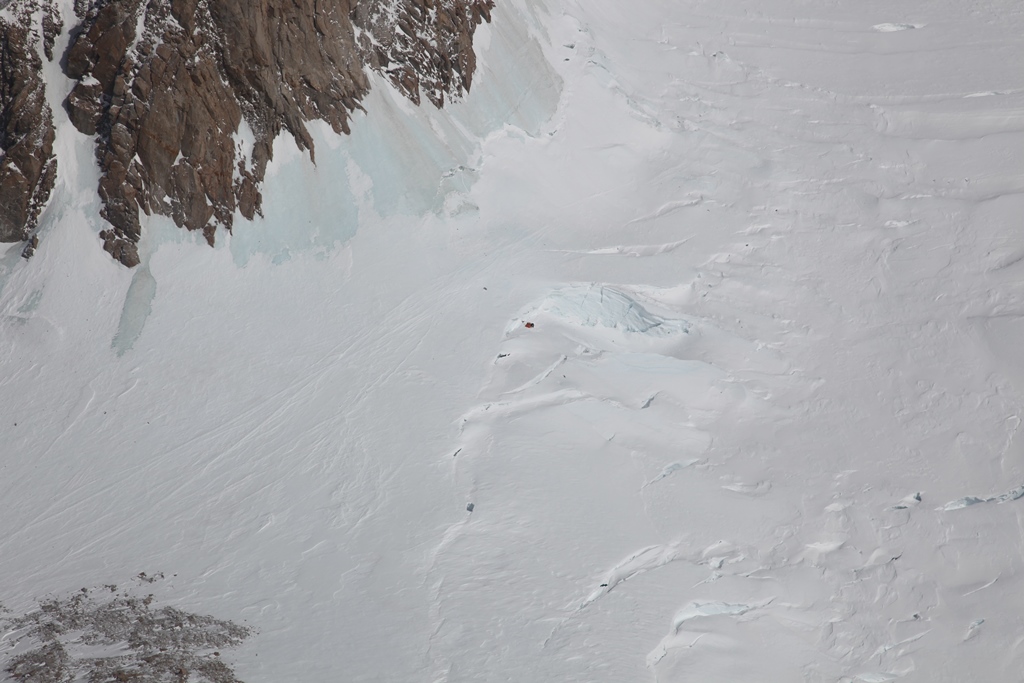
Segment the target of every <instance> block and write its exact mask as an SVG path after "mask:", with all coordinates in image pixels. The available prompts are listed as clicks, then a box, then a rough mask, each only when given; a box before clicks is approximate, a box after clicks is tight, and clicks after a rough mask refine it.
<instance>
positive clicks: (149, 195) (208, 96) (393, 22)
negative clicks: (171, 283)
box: [64, 0, 493, 265]
mask: <svg viewBox="0 0 1024 683" xmlns="http://www.w3.org/2000/svg"><path fill="white" fill-rule="evenodd" d="M492 6H493V5H492V3H491V0H333V1H329V2H324V1H323V0H249V1H248V2H244V3H242V2H238V1H237V0H91V2H89V1H88V0H76V2H75V11H76V13H77V15H78V16H79V17H80V19H81V25H80V27H79V28H78V30H77V33H76V34H75V36H76V37H75V39H74V40H73V42H72V44H71V45H70V46H69V48H68V51H67V53H66V54H65V58H64V66H65V73H66V74H67V75H68V76H69V77H71V78H73V79H76V80H77V81H78V83H77V84H76V85H75V86H74V88H73V89H72V91H71V94H70V95H69V96H68V98H67V99H66V101H65V108H66V109H67V111H68V114H69V117H70V119H71V121H72V123H73V124H74V125H75V127H76V128H77V129H78V130H79V131H81V132H82V133H85V134H87V135H96V136H97V147H96V154H97V159H98V162H99V165H100V168H101V171H102V176H101V181H100V187H99V194H100V197H101V199H102V203H103V209H102V214H103V217H104V218H105V219H106V220H107V221H108V222H109V223H110V224H111V226H112V227H111V228H110V229H108V230H106V231H104V233H103V234H102V235H101V237H102V239H103V241H104V248H105V249H106V250H107V251H108V252H110V253H111V254H112V255H114V257H115V258H117V259H118V260H119V261H121V262H122V263H124V264H125V265H134V264H136V263H138V249H137V246H136V245H137V244H138V241H139V239H140V237H141V224H140V220H139V211H140V210H141V211H144V212H145V213H147V214H151V213H158V214H162V215H166V216H169V217H171V218H172V219H173V220H174V221H175V223H177V224H178V225H179V226H182V227H185V228H188V229H189V230H202V231H203V234H204V235H205V237H206V239H207V241H209V242H210V243H211V244H212V243H213V241H214V239H215V234H216V230H217V228H219V227H223V228H226V229H228V230H230V229H231V228H232V222H233V218H234V213H235V211H236V210H238V211H239V212H240V213H241V214H242V216H244V217H245V218H248V219H252V218H253V217H254V216H255V215H256V214H258V213H259V212H260V205H261V200H262V198H261V195H260V184H261V183H262V181H263V177H264V174H265V171H266V167H267V163H268V162H269V161H270V159H271V156H272V153H273V142H274V139H275V138H276V137H277V136H278V135H279V134H281V133H282V132H285V131H287V132H288V133H289V134H290V135H291V136H292V137H293V138H294V140H295V142H296V144H297V145H298V146H299V148H300V149H304V150H309V153H310V155H311V156H313V153H314V150H313V141H312V138H311V136H310V134H309V132H308V130H307V129H306V125H305V123H306V122H307V121H310V120H317V119H318V120H322V121H325V122H327V123H328V124H330V125H331V126H332V128H333V129H334V130H335V131H336V132H338V133H347V132H348V131H349V123H348V121H349V116H350V115H351V113H352V112H353V111H354V110H355V109H357V108H358V107H359V101H360V100H361V99H362V97H364V96H365V94H366V92H367V91H368V88H369V83H368V81H367V78H366V76H365V73H364V71H363V69H364V66H365V65H369V66H370V67H371V68H374V69H378V70H380V71H381V72H382V73H385V74H387V76H388V77H389V78H390V80H391V81H392V82H393V83H394V84H395V85H396V87H398V88H399V89H400V90H401V91H402V92H403V93H404V94H405V95H406V96H408V97H409V98H410V99H412V100H413V101H414V102H417V103H418V102H419V100H420V93H421V92H422V93H423V94H424V95H425V96H426V97H427V99H428V100H429V101H430V102H432V103H433V104H434V105H436V106H439V107H440V106H442V105H443V104H444V102H445V99H446V98H447V99H451V98H453V97H458V96H460V95H461V94H462V93H463V92H464V91H465V90H468V89H469V87H470V85H471V82H472V73H473V69H474V64H475V57H474V55H473V49H472V37H473V32H474V30H475V27H476V26H477V25H478V24H479V23H480V22H481V21H483V20H489V19H490V9H491V7H492ZM140 27H141V35H137V32H138V31H139V28H140ZM357 36H358V38H357ZM243 121H245V123H246V124H247V125H248V127H249V129H250V130H251V131H252V133H253V135H254V137H255V144H254V145H253V148H252V150H251V151H250V152H249V154H248V156H245V155H243V153H242V151H241V150H239V149H236V144H235V139H234V136H235V134H236V133H237V132H238V130H239V128H240V126H241V125H242V122H243Z"/></svg>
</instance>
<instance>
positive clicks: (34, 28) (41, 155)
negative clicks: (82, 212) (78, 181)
mask: <svg viewBox="0 0 1024 683" xmlns="http://www.w3.org/2000/svg"><path fill="white" fill-rule="evenodd" d="M59 32H60V23H59V19H58V18H57V14H56V12H55V10H54V8H53V6H52V5H51V4H50V3H49V2H20V3H12V4H11V5H9V6H8V7H6V8H5V16H0V154H2V156H0V242H17V241H21V240H26V239H28V238H29V237H30V235H31V234H32V231H33V230H34V229H35V227H36V221H37V219H38V217H39V212H40V211H41V210H42V208H43V206H44V205H45V204H46V201H47V200H48V199H49V197H50V192H51V191H52V189H53V183H54V180H55V179H56V171H57V162H56V159H54V155H53V140H54V128H53V112H52V111H51V110H50V107H49V105H48V104H47V103H46V91H45V84H44V83H43V78H42V60H41V59H40V57H39V53H38V48H39V47H40V45H42V47H43V49H44V51H45V53H46V54H47V56H51V55H52V50H53V41H54V38H55V36H56V35H57V34H58V33H59Z"/></svg>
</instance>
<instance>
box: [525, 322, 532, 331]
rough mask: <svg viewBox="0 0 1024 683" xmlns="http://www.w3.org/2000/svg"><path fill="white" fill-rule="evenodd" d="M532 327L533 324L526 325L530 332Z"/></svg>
mask: <svg viewBox="0 0 1024 683" xmlns="http://www.w3.org/2000/svg"><path fill="white" fill-rule="evenodd" d="M533 327H534V325H533V323H526V329H528V330H532V329H533Z"/></svg>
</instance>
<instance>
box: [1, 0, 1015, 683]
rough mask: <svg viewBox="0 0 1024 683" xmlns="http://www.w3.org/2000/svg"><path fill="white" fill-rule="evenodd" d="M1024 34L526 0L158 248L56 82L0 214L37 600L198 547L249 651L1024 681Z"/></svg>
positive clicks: (438, 672)
mask: <svg viewBox="0 0 1024 683" xmlns="http://www.w3.org/2000/svg"><path fill="white" fill-rule="evenodd" d="M1021 36H1024V12H1022V11H1021V9H1020V7H1018V5H1016V4H1015V3H1012V2H1009V1H1008V0H986V1H985V2H978V3H972V4H964V3H954V2H952V1H951V0H939V1H936V2H923V1H921V0H909V1H908V2H905V3H901V4H898V5H894V4H893V3H889V2H882V1H881V0H867V1H866V2H862V3H857V4H856V5H853V4H849V3H847V4H820V5H809V4H807V3H802V2H796V1H795V0H771V1H770V2H764V1H763V0H762V1H760V2H753V1H752V0H728V2H724V3H722V2H716V3H712V2H709V1H708V0H696V1H695V2H690V3H685V4H680V3H676V2H671V1H670V0H649V1H648V2H643V3H621V2H613V1H612V0H590V1H589V2H586V3H582V2H575V1H568V2H562V3H557V2H553V1H551V0H505V1H504V2H498V4H497V7H496V8H495V11H494V18H493V23H491V24H490V25H486V26H483V27H481V29H480V32H479V35H478V43H477V46H478V52H479V64H478V71H477V74H476V76H475V78H474V86H473V90H472V92H471V93H469V95H468V96H467V97H466V98H465V99H464V101H461V102H457V103H455V104H453V105H451V106H448V107H446V108H445V109H443V110H440V111H435V110H432V109H431V108H429V107H420V108H417V107H415V106H413V105H412V104H410V103H408V102H407V101H405V100H404V99H403V98H402V97H401V96H400V95H399V94H398V93H396V92H395V91H393V90H391V89H390V86H389V85H387V84H386V82H385V81H384V80H383V79H378V81H375V82H374V88H373V90H372V91H371V95H370V96H369V97H368V98H367V99H366V101H365V102H364V106H365V107H366V113H365V114H360V115H358V116H357V117H356V118H355V119H354V120H353V125H352V135H351V136H347V137H336V136H334V135H333V133H331V132H330V131H329V130H328V129H327V128H326V127H316V126H314V127H311V130H312V132H313V135H314V139H315V142H316V164H315V165H314V164H313V163H312V162H311V161H310V159H309V158H308V156H306V155H304V154H301V153H299V151H298V150H296V149H294V143H293V142H292V141H291V140H287V139H281V140H279V141H278V144H277V146H276V147H275V156H274V161H273V162H272V165H271V167H270V168H269V169H268V173H267V183H266V185H265V199H264V208H265V215H264V217H263V218H262V219H260V218H258V219H257V220H256V221H255V222H254V223H252V224H249V223H246V222H243V221H237V222H236V227H235V228H234V233H233V234H232V235H230V236H228V237H227V238H226V239H221V240H219V241H218V244H217V246H216V247H214V248H212V249H211V248H208V247H206V246H205V244H201V242H202V240H201V238H199V237H198V236H196V235H192V234H188V233H185V232H183V231H181V230H178V229H176V228H174V227H173V225H172V224H171V223H170V222H169V221H168V220H167V219H163V218H159V217H154V218H150V219H148V220H149V221H150V223H149V224H148V225H147V226H146V228H147V229H146V230H145V231H144V233H143V234H144V238H143V243H142V244H141V254H142V258H143V263H142V265H140V266H139V268H138V269H136V270H135V271H128V270H126V269H124V268H122V267H121V266H119V265H118V264H117V263H115V262H114V261H112V260H111V259H110V258H109V257H108V256H107V255H106V254H104V253H103V252H102V250H100V249H96V248H95V246H96V240H97V237H96V235H97V233H98V232H99V230H100V229H102V225H101V221H100V219H99V217H98V210H99V209H98V201H97V200H96V199H95V187H96V182H97V176H96V172H95V170H93V169H92V166H90V163H91V160H92V158H93V157H92V149H91V146H90V143H89V141H87V140H84V139H82V138H81V137H80V136H78V135H77V133H76V132H75V131H74V129H73V127H71V126H70V124H69V123H68V122H67V121H66V116H65V115H64V114H63V110H61V109H60V108H59V106H54V107H53V108H54V112H55V116H56V118H57V119H58V121H57V129H58V133H57V142H56V145H55V146H56V149H57V153H58V163H59V164H60V166H61V168H62V178H63V180H61V181H60V183H59V184H58V186H57V187H56V188H55V190H54V196H53V199H52V200H51V203H50V204H49V205H48V207H47V208H46V209H45V211H44V213H43V214H42V216H41V219H40V225H41V231H40V234H41V242H40V245H39V248H38V250H37V252H36V254H35V256H33V258H32V259H31V260H30V261H24V260H23V259H21V258H19V256H18V254H19V252H20V249H17V248H16V247H11V246H8V247H0V249H2V250H3V251H2V253H0V363H2V364H3V370H2V373H0V401H2V405H3V410H2V415H3V419H2V421H0V443H2V444H3V447H2V448H0V496H2V497H0V500H3V501H4V503H5V510H4V515H3V516H2V517H0V576H2V577H4V578H3V581H2V582H0V603H2V604H3V605H4V606H5V607H7V608H8V609H10V610H12V611H13V612H15V613H23V612H25V611H27V610H30V609H32V608H33V606H34V605H35V600H36V599H39V598H42V597H45V596H47V595H64V594H68V593H70V592H74V591H77V590H79V589H80V588H81V587H92V586H100V585H103V584H107V583H118V584H124V583H128V582H129V581H130V580H131V577H135V576H137V575H138V574H139V573H140V572H147V573H148V574H149V575H156V574H157V573H160V572H162V573H163V576H164V577H165V578H163V579H162V580H160V581H159V582H157V583H155V584H153V585H148V584H147V585H146V586H145V587H144V590H145V591H147V592H151V593H153V594H154V595H155V596H156V598H157V599H158V600H160V601H161V602H162V604H169V605H173V606H176V607H179V608H181V609H185V610H189V611H193V612H199V613H202V614H211V615H214V616H216V617H217V618H221V619H230V620H232V621H236V622H238V623H243V624H244V625H245V626H248V627H252V628H253V629H255V631H256V633H255V635H253V636H252V637H251V638H249V639H248V640H246V641H245V643H244V644H243V645H241V646H240V647H238V648H237V649H235V650H233V651H232V652H230V653H226V655H225V656H226V657H228V656H229V657H230V659H231V661H232V663H233V666H234V668H235V671H236V672H237V674H238V676H239V678H240V679H241V680H244V681H248V682H249V683H254V682H258V681H277V680H305V681H330V680H338V679H341V680H347V681H366V682H369V681H389V682H404V681H409V682H410V683H411V682H413V681H415V682H417V683H422V682H423V681H429V682H431V683H442V682H443V683H458V682H462V681H465V682H468V681H473V682H474V683H479V682H481V681H524V682H526V681H529V682H536V681H561V680H573V681H595V682H605V681H607V682H609V683H610V682H612V681H615V682H620V681H658V682H659V683H669V682H675V681H679V682H682V681H691V680H735V681H751V682H753V681H765V682H766V683H768V682H772V683H774V682H778V681H801V680H802V681H835V682H843V683H852V682H853V681H890V680H893V681H894V680H905V681H964V680H1010V679H1013V678H1014V677H1016V676H1017V675H1018V673H1019V671H1020V670H1021V666H1022V664H1024V650H1022V649H1021V640H1020V633H1021V617H1020V614H1021V611H1022V610H1021V604H1020V602H1021V597H1020V596H1021V595H1024V584H1022V581H1024V573H1022V571H1021V569H1022V564H1021V557H1022V546H1024V539H1022V537H1021V533H1020V523H1021V514H1022V513H1021V510H1022V508H1021V507H1020V506H1021V504H1022V502H1024V501H1019V500H1017V498H1019V496H1016V493H1015V492H1016V491H1017V487H1018V486H1019V485H1020V482H1021V481H1024V466H1022V465H1024V460H1022V456H1024V442H1022V441H1021V439H1020V437H1019V433H1020V427H1021V414H1022V410H1024V360H1022V358H1021V355H1020V353H1019V348H1020V344H1019V339H1020V334H1021V332H1022V331H1024V327H1022V324H1021V320H1022V319H1024V286H1022V273H1024V270H1022V268H1024V266H1022V264H1024V234H1022V233H1021V231H1020V216H1021V215H1024V199H1022V197H1024V175H1022V173H1021V168H1024V113H1022V112H1024V38H1022V37H1021ZM64 40H66V36H65V37H64ZM58 47H59V46H58ZM62 78H63V77H61V76H59V71H54V73H52V74H50V75H49V85H48V87H50V88H51V89H53V92H52V93H50V98H51V100H52V101H53V102H55V103H57V105H59V102H60V101H61V99H62V97H63V95H64V94H65V92H61V88H64V85H62V84H63V83H64V82H65V81H64V80H62ZM65 80H66V79H65ZM242 143H244V141H242V140H240V144H242ZM68 169H75V172H74V173H69V172H68ZM526 323H530V326H527V324H526ZM1007 492H1010V493H1007ZM973 500H977V501H980V502H998V503H1002V504H994V505H982V504H973V505H972V504H969V503H963V501H973ZM951 501H952V502H951ZM960 503H963V504H960ZM5 640H6V637H5ZM0 642H2V641H0ZM2 651H3V650H0V652H2ZM0 656H4V655H0Z"/></svg>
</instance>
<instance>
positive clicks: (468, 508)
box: [466, 503, 476, 512]
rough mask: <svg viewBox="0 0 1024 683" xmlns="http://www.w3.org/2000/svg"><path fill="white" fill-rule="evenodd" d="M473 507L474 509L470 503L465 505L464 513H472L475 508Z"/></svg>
mask: <svg viewBox="0 0 1024 683" xmlns="http://www.w3.org/2000/svg"><path fill="white" fill-rule="evenodd" d="M475 507H476V506H475V505H473V504H472V503H470V504H469V505H467V506H466V511H467V512H472V511H473V508H475Z"/></svg>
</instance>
